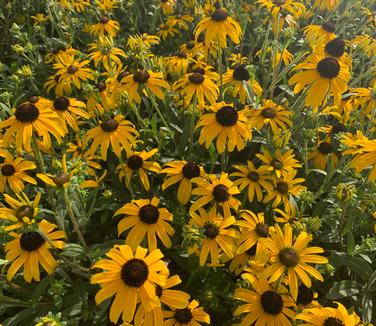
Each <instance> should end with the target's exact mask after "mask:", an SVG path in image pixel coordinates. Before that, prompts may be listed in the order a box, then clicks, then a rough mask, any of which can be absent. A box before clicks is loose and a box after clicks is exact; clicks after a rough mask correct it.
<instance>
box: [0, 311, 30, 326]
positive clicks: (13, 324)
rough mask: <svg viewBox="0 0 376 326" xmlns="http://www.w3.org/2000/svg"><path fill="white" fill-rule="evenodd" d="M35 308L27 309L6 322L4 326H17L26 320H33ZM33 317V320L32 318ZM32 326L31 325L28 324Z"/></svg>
mask: <svg viewBox="0 0 376 326" xmlns="http://www.w3.org/2000/svg"><path fill="white" fill-rule="evenodd" d="M33 312H34V308H31V307H30V308H26V309H25V310H22V311H20V312H19V313H18V314H16V315H14V316H13V317H11V318H8V319H7V320H5V321H4V326H17V325H19V324H20V323H21V322H23V321H24V320H26V319H29V320H30V319H32V315H33ZM30 317H31V318H30ZM28 325H30V324H28Z"/></svg>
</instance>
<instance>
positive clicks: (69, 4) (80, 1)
mask: <svg viewBox="0 0 376 326" xmlns="http://www.w3.org/2000/svg"><path fill="white" fill-rule="evenodd" d="M59 3H60V4H61V5H62V6H64V7H65V8H69V9H73V10H74V11H77V12H79V13H82V12H84V11H85V10H86V8H87V7H90V5H91V4H90V0H59Z"/></svg>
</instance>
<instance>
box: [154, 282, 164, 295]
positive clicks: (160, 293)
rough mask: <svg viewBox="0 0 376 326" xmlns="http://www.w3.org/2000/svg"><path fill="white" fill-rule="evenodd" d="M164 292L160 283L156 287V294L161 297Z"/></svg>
mask: <svg viewBox="0 0 376 326" xmlns="http://www.w3.org/2000/svg"><path fill="white" fill-rule="evenodd" d="M162 294H163V289H162V287H161V286H160V285H158V284H157V286H156V287H155V295H156V296H157V297H158V298H160V297H161V296H162Z"/></svg>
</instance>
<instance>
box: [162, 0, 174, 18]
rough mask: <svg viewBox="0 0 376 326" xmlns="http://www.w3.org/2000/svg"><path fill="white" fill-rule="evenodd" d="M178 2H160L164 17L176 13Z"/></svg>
mask: <svg viewBox="0 0 376 326" xmlns="http://www.w3.org/2000/svg"><path fill="white" fill-rule="evenodd" d="M175 5H176V0H160V2H159V6H160V8H161V10H162V12H163V14H164V15H170V14H172V13H173V12H174V7H175Z"/></svg>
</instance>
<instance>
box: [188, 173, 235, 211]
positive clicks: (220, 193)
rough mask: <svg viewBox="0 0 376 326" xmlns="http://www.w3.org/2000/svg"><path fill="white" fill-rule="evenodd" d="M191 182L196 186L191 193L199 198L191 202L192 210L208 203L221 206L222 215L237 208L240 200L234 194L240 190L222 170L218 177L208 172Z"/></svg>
mask: <svg viewBox="0 0 376 326" xmlns="http://www.w3.org/2000/svg"><path fill="white" fill-rule="evenodd" d="M192 182H194V183H196V184H197V186H198V187H197V188H195V189H193V190H192V195H198V196H200V198H199V199H197V200H196V201H195V202H194V203H193V204H192V206H191V208H190V210H191V211H193V212H194V211H195V210H197V209H198V208H200V207H203V206H205V205H207V204H209V203H210V204H211V205H213V206H215V207H222V209H223V212H224V214H223V215H224V217H228V216H231V215H232V214H231V209H233V210H235V211H237V210H238V208H239V206H240V201H239V200H238V199H236V198H235V197H234V195H237V194H239V193H240V192H239V189H238V188H237V187H236V186H234V184H233V182H231V181H230V179H229V178H228V174H227V173H224V172H222V173H221V175H220V176H219V178H218V177H217V176H216V175H215V174H208V175H207V176H206V177H203V178H200V177H198V178H194V179H192Z"/></svg>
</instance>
